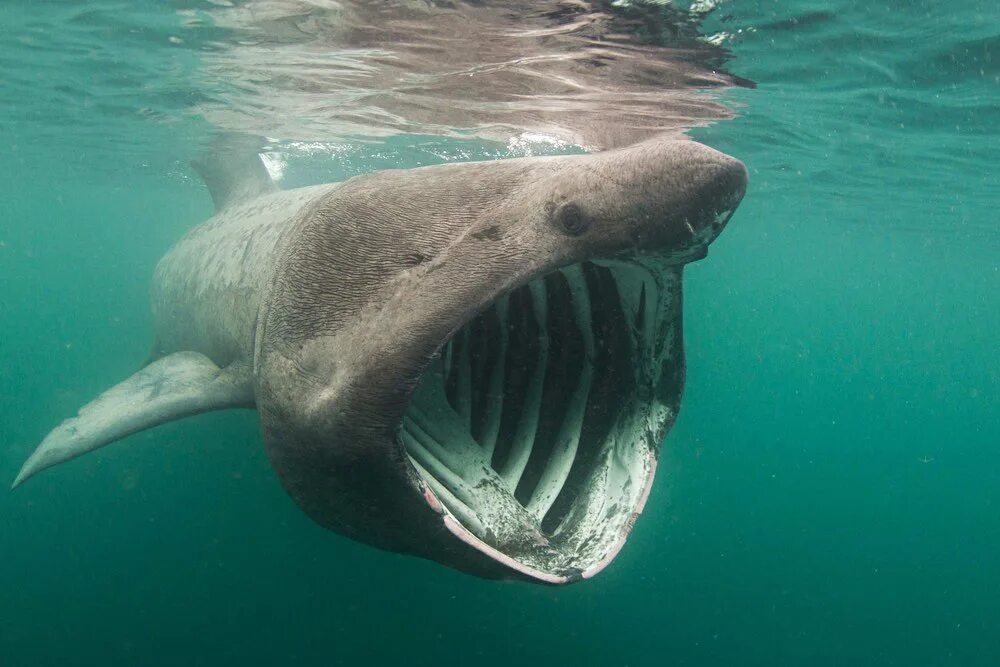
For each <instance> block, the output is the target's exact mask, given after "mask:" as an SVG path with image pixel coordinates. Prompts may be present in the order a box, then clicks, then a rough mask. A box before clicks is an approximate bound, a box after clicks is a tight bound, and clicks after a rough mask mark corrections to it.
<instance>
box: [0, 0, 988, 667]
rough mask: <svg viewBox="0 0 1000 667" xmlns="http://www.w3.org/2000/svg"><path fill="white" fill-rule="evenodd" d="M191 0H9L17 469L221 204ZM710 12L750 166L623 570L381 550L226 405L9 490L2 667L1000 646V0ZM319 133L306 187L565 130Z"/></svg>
mask: <svg viewBox="0 0 1000 667" xmlns="http://www.w3.org/2000/svg"><path fill="white" fill-rule="evenodd" d="M177 4H179V3H163V4H162V5H159V6H158V5H157V4H156V3H124V2H111V1H105V2H100V3H71V2H27V1H21V0H6V1H5V2H3V3H2V5H0V24H2V25H3V27H2V28H0V40H2V41H0V104H2V108H0V122H2V124H0V480H9V481H12V480H13V479H14V477H15V475H16V473H17V471H18V469H19V468H20V465H21V463H22V462H23V461H24V459H25V458H26V457H27V456H28V454H29V453H30V452H31V451H32V450H33V448H34V447H35V445H36V444H37V443H38V442H39V441H40V440H41V438H42V437H44V435H45V434H46V433H47V432H48V430H49V429H50V428H52V427H53V426H54V425H56V424H57V423H58V422H59V421H61V420H62V419H64V418H66V417H68V416H70V415H72V414H74V413H75V411H76V410H77V409H78V408H79V407H80V406H81V405H83V404H84V403H85V402H87V401H88V400H90V398H92V397H93V396H95V395H96V394H97V393H99V392H100V391H102V390H103V389H104V388H106V387H107V386H109V385H111V384H112V383H114V382H117V381H118V380H120V379H121V378H123V377H125V376H127V375H129V374H130V373H132V372H134V370H135V369H136V368H137V367H138V366H139V364H140V363H141V362H142V361H143V359H144V358H145V357H146V355H147V354H148V352H149V348H150V345H151V330H152V327H151V318H150V314H149V307H148V290H149V279H150V275H151V273H152V269H153V267H154V265H155V263H156V261H157V260H158V259H159V257H160V256H161V255H162V254H163V253H164V251H165V250H166V249H167V248H168V247H169V246H170V245H171V244H172V243H173V242H174V241H176V240H177V239H178V238H179V237H180V235H181V234H183V233H184V232H185V231H186V230H187V229H189V228H191V227H192V226H194V225H195V224H197V223H199V222H201V221H202V220H204V219H205V218H207V217H208V216H209V215H211V211H212V207H211V201H210V198H209V196H208V193H207V191H206V190H205V189H204V187H203V186H202V184H201V183H200V182H198V180H197V179H196V178H195V177H194V176H193V174H192V173H191V172H190V171H189V170H188V168H187V167H186V166H185V163H184V161H183V160H182V159H181V158H182V157H183V156H184V155H187V154H189V153H190V152H191V151H190V150H189V149H190V148H191V146H194V145H196V144H197V143H198V142H200V141H202V140H203V139H204V137H206V136H208V134H209V131H210V127H209V124H208V123H207V121H205V120H204V119H203V118H199V117H198V115H197V114H180V113H177V114H174V113H172V110H174V109H179V108H186V107H189V106H192V105H196V104H197V103H198V100H197V99H196V98H197V97H198V95H207V94H208V93H207V92H206V91H205V90H201V91H198V90H196V89H193V88H192V89H184V88H178V89H174V88H171V87H169V86H165V85H163V84H162V83H161V82H162V80H163V79H162V77H161V75H164V74H165V73H168V74H169V78H170V80H173V81H178V80H180V81H182V80H185V79H186V78H192V77H196V73H197V71H198V67H199V64H198V62H197V58H196V57H195V56H194V55H193V52H192V51H184V52H176V53H175V52H173V51H168V49H170V45H171V44H172V43H173V42H171V41H170V40H169V39H167V36H172V35H174V34H175V33H177V32H178V28H177V26H174V25H172V24H171V21H174V18H173V17H174V15H175V13H174V12H173V11H171V10H170V7H172V6H174V5H177ZM213 4H225V3H213ZM81 5H101V7H100V9H101V10H102V12H103V13H102V12H96V13H94V14H87V13H86V12H81V11H80V6H81ZM109 17H110V18H109ZM156 21H162V22H163V24H162V25H160V24H158V23H156ZM142 22H145V23H142ZM140 24H141V25H140ZM40 26H41V28H44V30H42V29H40V28H39V27H40ZM136 26H139V28H141V29H139V28H137V27H136ZM700 30H701V31H702V32H703V33H704V34H705V35H710V36H712V38H713V39H716V40H717V41H719V42H721V43H724V44H725V46H726V48H727V49H728V50H729V51H730V52H731V59H730V60H729V61H728V62H727V63H726V69H727V70H728V71H729V72H731V73H733V74H735V75H737V76H739V77H743V78H745V79H747V80H751V81H754V82H756V84H757V85H756V88H748V87H737V88H729V89H726V90H723V91H721V92H719V93H717V95H718V97H719V99H721V100H722V101H723V102H724V103H725V104H726V105H727V106H728V107H729V108H731V109H732V110H733V111H734V112H735V114H737V117H736V118H733V119H729V120H721V121H719V122H717V123H715V124H713V125H710V126H707V127H699V128H696V129H694V130H692V131H691V132H690V134H691V135H692V136H694V137H695V138H697V139H698V140H700V141H703V142H705V143H707V144H709V145H711V146H713V147H715V148H718V149H720V150H723V151H725V152H727V153H729V154H731V155H734V156H736V157H738V158H740V159H742V160H743V161H744V162H745V163H746V164H747V167H748V168H749V170H750V178H751V182H750V188H749V190H748V192H747V195H746V198H745V199H744V201H743V204H742V205H741V207H740V208H739V210H738V211H737V213H736V215H735V217H734V218H733V220H732V222H731V223H730V225H729V227H728V228H727V230H726V232H725V233H724V234H723V235H722V236H721V237H720V239H719V240H718V241H717V242H716V243H715V244H713V246H712V248H711V250H710V253H709V256H708V257H707V258H706V259H704V260H702V261H700V262H697V263H696V264H693V265H691V266H690V267H688V269H687V271H686V277H687V279H686V294H685V302H686V303H685V319H686V322H685V338H686V345H687V354H688V383H687V388H686V393H685V396H684V402H683V407H682V410H681V415H680V418H679V419H678V421H677V424H676V425H675V427H674V429H673V431H672V432H671V433H670V435H669V436H668V438H667V441H666V443H665V445H664V449H663V461H664V463H663V465H661V466H660V469H659V475H658V479H657V482H656V484H655V485H654V487H653V492H652V496H651V498H650V500H649V503H648V505H647V507H646V510H645V512H644V514H643V516H642V518H641V519H640V520H639V521H638V523H637V525H636V528H635V530H634V532H633V534H632V536H631V538H630V540H629V541H628V543H627V545H626V547H625V549H624V550H623V551H622V553H621V555H620V556H619V557H618V559H617V560H616V561H615V562H614V563H613V564H612V565H611V566H610V567H609V568H608V569H607V570H605V571H604V572H603V573H602V574H601V575H600V576H598V577H596V578H595V579H593V580H590V581H587V582H584V583H581V584H577V585H574V586H570V587H566V588H550V587H543V586H533V585H528V584H520V583H498V582H491V581H485V580H480V579H476V578H473V577H469V576H465V575H462V574H460V573H457V572H453V571H450V570H448V569H445V568H444V567H441V566H439V565H437V564H434V563H431V562H427V561H423V560H420V559H417V558H412V557H406V556H400V555H395V554H390V553H384V552H381V551H377V550H374V549H371V548H368V547H365V546H362V545H359V544H356V543H354V542H352V541H350V540H348V539H345V538H342V537H340V536H338V535H335V534H333V533H330V532H328V531H325V530H323V529H321V528H319V527H318V526H316V525H314V524H312V523H311V522H310V520H309V519H308V518H307V517H306V516H305V515H304V514H303V513H302V512H300V511H299V510H298V509H297V508H296V507H295V506H294V505H293V503H292V502H291V501H290V500H289V499H288V497H287V496H286V495H285V493H284V492H283V491H282V489H281V486H280V485H279V484H278V483H277V480H276V479H275V475H274V473H273V472H272V470H271V468H270V466H269V465H268V462H267V460H266V458H265V455H264V450H263V447H262V445H261V439H260V435H259V429H258V425H257V420H256V415H255V413H253V412H250V411H233V412H220V413H211V414H205V415H202V416H199V417H196V418H192V419H188V420H184V421H180V422H175V423H171V424H167V425H164V426H161V427H158V428H156V429H153V430H151V431H147V432H144V433H140V434H138V435H135V436H132V437H131V438H129V439H128V440H126V441H125V442H123V443H119V444H116V445H114V446H112V447H108V448H106V449H102V450H100V451H98V452H95V453H93V454H90V455H88V456H85V457H83V458H81V459H78V460H76V461H74V462H72V463H70V464H67V465H64V466H60V467H58V468H57V469H54V470H52V471H48V472H46V473H45V474H43V475H41V476H39V477H38V478H37V479H33V480H31V481H30V482H29V483H28V484H26V485H25V486H24V487H23V488H20V489H18V490H17V491H16V492H9V493H7V492H4V493H0V666H3V667H14V666H17V667H20V666H22V665H25V666H28V665H31V666H41V665H64V666H65V665H237V664H240V665H263V664H270V665H300V664H301V665H360V664H393V665H394V664H407V665H432V664H435V665H440V664H455V663H461V664H473V663H474V664H478V665H483V666H484V667H488V666H489V665H499V664H505V665H506V664H511V663H518V664H519V663H524V664H542V663H544V664H549V665H623V666H624V665H630V666H636V665H906V666H914V665H996V664H1000V225H998V223H1000V216H998V212H997V211H998V208H1000V176H998V172H997V168H998V165H1000V5H998V4H997V3H996V2H995V0H964V1H956V2H947V3H946V2H932V1H930V0H925V1H920V0H913V1H911V2H888V3H862V2H849V1H847V0H837V1H833V2H815V1H811V0H785V1H781V2H779V1H777V0H753V1H743V0H735V1H733V2H729V3H724V4H722V5H721V6H719V7H717V8H716V9H715V11H713V12H712V13H711V14H709V15H708V16H707V17H706V18H705V20H704V23H703V24H702V25H701V26H700ZM181 34H183V33H181ZM94 54H97V56H98V57H93V56H94ZM115 66H122V67H123V68H124V69H123V70H122V71H123V74H122V76H121V77H117V78H116V77H108V76H102V74H107V73H108V72H109V71H111V72H113V71H115V70H114V67H115ZM130 77H131V78H130ZM144 77H147V78H144ZM81 91H84V92H85V94H81ZM136 91H140V92H138V93H137V92H136ZM137 95H140V96H142V97H143V100H144V101H143V102H142V104H146V103H147V102H148V100H149V99H156V100H160V103H159V106H157V105H151V106H148V107H146V106H141V107H140V108H138V109H137V102H136V99H135V97H136V96H137ZM292 148H294V147H293V146H291V145H289V149H288V151H286V154H285V158H283V160H282V161H281V163H280V164H279V165H277V166H276V167H275V168H276V169H283V170H284V178H283V181H282V186H283V187H292V186H295V185H302V184H307V183H314V182H321V181H330V180H339V179H342V178H344V177H346V176H349V175H352V174H355V173H361V172H365V171H370V170H373V169H379V168H385V167H412V166H416V165H420V164H428V163H432V162H440V161H443V160H450V159H475V158H488V157H507V156H514V155H521V154H531V153H541V152H546V151H548V150H554V149H555V148H553V146H550V145H548V144H546V143H545V142H540V143H539V144H538V145H536V146H533V147H531V146H529V147H527V148H525V147H524V146H513V147H512V145H510V144H507V145H504V144H502V143H500V144H496V143H490V142H488V141H481V140H477V139H461V138H442V137H426V136H414V135H402V136H396V137H393V138H390V139H387V140H386V141H384V142H383V143H379V144H366V145H362V146H360V147H359V146H356V145H351V144H350V143H344V142H340V143H331V144H329V145H325V146H324V145H316V144H302V145H300V146H299V148H300V149H301V150H299V151H298V152H295V151H294V150H292ZM556 148H558V147H556ZM272 166H273V165H272Z"/></svg>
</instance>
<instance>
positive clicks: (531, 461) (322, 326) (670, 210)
mask: <svg viewBox="0 0 1000 667" xmlns="http://www.w3.org/2000/svg"><path fill="white" fill-rule="evenodd" d="M746 181H747V175H746V170H745V168H744V167H743V165H742V164H741V163H740V162H739V161H737V160H735V159H733V158H731V157H728V156H726V155H723V154H722V153H719V152H717V151H715V150H712V149H710V148H707V147H705V146H702V145H700V144H697V143H695V142H691V141H685V140H653V141H648V142H645V143H642V144H638V145H635V146H632V147H629V148H626V149H620V150H614V151H607V152H603V153H598V154H593V155H576V156H559V157H542V158H527V159H520V160H505V161H496V162H487V163H467V164H450V165H442V166H436V167H428V168H423V169H415V170H408V171H388V172H380V173H377V174H372V175H368V176H363V177H358V178H355V179H352V180H350V181H347V182H346V183H344V184H343V185H341V186H340V187H338V188H337V189H335V190H333V191H332V192H330V193H329V194H328V195H326V196H324V197H323V198H322V199H321V200H319V201H317V202H316V203H315V204H314V205H313V206H312V207H311V208H310V209H309V210H308V211H307V212H306V213H305V214H304V215H303V216H302V218H301V219H300V220H299V221H298V223H297V224H296V226H295V228H294V229H293V230H292V231H291V232H290V235H289V238H288V240H287V242H286V243H285V244H284V246H283V248H282V251H281V257H280V259H279V267H278V271H277V277H276V280H275V282H274V284H273V285H271V287H270V290H269V294H268V297H267V301H266V303H265V306H264V311H263V312H262V314H261V319H260V323H259V325H258V338H257V346H258V350H257V355H256V362H255V365H256V371H257V382H258V405H259V408H260V411H261V419H262V425H263V430H264V435H265V439H266V443H267V448H268V453H269V455H270V457H271V460H272V462H273V464H274V466H275V468H276V469H277V471H278V473H279V475H280V477H281V479H282V482H283V483H284V485H285V487H286V489H287V490H288V492H289V493H290V494H291V496H292V497H293V498H294V499H295V501H296V502H297V503H298V504H299V505H300V506H301V507H302V508H303V509H304V510H305V511H306V512H307V513H308V514H309V515H310V516H311V517H313V518H314V519H315V520H316V521H318V522H319V523H321V524H323V525H325V526H327V527H329V528H331V529H333V530H336V531H338V532H341V533H344V534H346V535H348V536H350V537H353V538H356V539H359V540H362V541H365V542H368V543H371V544H374V545H376V546H379V547H382V548H386V549H391V550H395V551H403V552H409V553H415V554H418V555H421V556H425V557H427V558H431V559H433V560H437V561H439V562H442V563H445V564H447V565H450V566H454V567H457V568H460V569H462V570H466V571H469V572H473V573H476V574H480V575H483V576H491V577H512V578H525V579H529V580H534V581H542V582H549V583H567V582H572V581H576V580H579V579H580V578H586V577H589V576H591V575H593V574H595V573H597V572H598V571H600V570H601V569H602V568H603V567H604V566H605V565H607V564H608V563H609V562H610V561H611V559H612V558H614V556H615V554H617V552H618V551H619V549H620V548H621V546H622V544H623V543H624V541H625V539H626V537H627V535H628V533H629V531H630V529H631V528H632V525H633V523H634V521H635V519H636V517H637V516H638V515H639V513H640V512H641V511H642V507H643V504H644V502H645V500H646V497H647V495H648V493H649V489H650V485H651V483H652V479H653V474H654V471H655V469H656V462H657V456H658V449H659V446H660V444H661V443H662V441H663V439H664V437H665V435H666V433H667V431H668V429H669V428H670V426H671V424H672V423H673V421H674V419H675V417H676V415H677V410H678V407H679V405H680V397H681V390H682V387H683V384H684V356H683V345H682V337H681V269H682V266H683V264H684V263H686V262H689V261H692V260H695V259H698V258H700V257H702V256H704V254H705V252H706V247H707V246H708V244H709V243H710V242H711V241H712V240H713V239H714V238H715V237H716V236H717V235H718V233H719V232H720V231H721V230H722V228H723V227H724V226H725V224H726V222H727V221H728V219H729V217H730V216H731V214H732V212H733V210H734V209H735V208H736V206H737V204H738V203H739V201H740V199H741V198H742V196H743V192H744V189H745V186H746Z"/></svg>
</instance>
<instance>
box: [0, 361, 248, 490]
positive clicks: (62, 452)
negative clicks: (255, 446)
mask: <svg viewBox="0 0 1000 667" xmlns="http://www.w3.org/2000/svg"><path fill="white" fill-rule="evenodd" d="M253 405H254V399H253V385H252V382H251V380H250V374H249V372H247V371H246V370H245V369H244V368H242V367H233V366H229V367H226V368H224V369H222V368H219V367H218V366H216V365H215V364H214V363H212V361H211V360H210V359H209V358H208V357H206V356H205V355H203V354H199V353H197V352H175V353H174V354H171V355H168V356H166V357H163V358H162V359H159V360H157V361H154V362H153V363H151V364H150V365H148V366H146V367H145V368H143V369H142V370H141V371H139V372H138V373H136V374H135V375H132V376H131V377H129V378H128V379H126V380H125V381H124V382H121V383H119V384H117V385H115V386H114V387H112V388H111V389H108V390H107V391H106V392H104V393H103V394H101V395H100V396H98V397H97V398H95V399H94V400H93V401H91V402H90V403H88V404H87V405H85V406H83V408H81V409H80V413H79V414H78V415H77V416H76V417H73V418H72V419H67V420H66V421H64V422H63V423H62V424H60V425H59V426H57V427H56V428H55V429H53V431H52V432H51V433H49V434H48V436H46V438H45V439H44V440H43V441H42V443H41V444H40V445H39V446H38V449H36V450H35V452H34V453H33V454H32V455H31V456H30V457H29V458H28V460H27V461H26V462H25V464H24V467H22V468H21V472H20V473H19V474H18V476H17V479H16V480H14V487H17V486H18V485H19V484H21V483H22V482H24V480H26V479H28V478H29V477H31V476H33V475H35V474H36V473H38V472H40V471H42V470H44V469H46V468H50V467H52V466H54V465H56V464H59V463H62V462H64V461H68V460H70V459H73V458H76V457H77V456H80V455H81V454H86V453H87V452H90V451H93V450H95V449H97V448H98V447H102V446H104V445H106V444H109V443H111V442H114V441H115V440H119V439H121V438H124V437H125V436H127V435H131V434H133V433H136V432H138V431H142V430H144V429H147V428H150V427H152V426H156V425H158V424H162V423H164V422H168V421H173V420H175V419H180V418H182V417H187V416H189V415H195V414H198V413H201V412H208V411H210V410H222V409H225V408H237V407H253Z"/></svg>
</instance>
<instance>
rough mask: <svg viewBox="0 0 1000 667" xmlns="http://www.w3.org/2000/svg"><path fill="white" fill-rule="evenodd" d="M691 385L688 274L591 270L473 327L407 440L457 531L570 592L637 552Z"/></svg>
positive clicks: (418, 406) (416, 415)
mask: <svg viewBox="0 0 1000 667" xmlns="http://www.w3.org/2000/svg"><path fill="white" fill-rule="evenodd" d="M683 382H684V359H683V343H682V339H681V272H680V267H679V266H678V265H677V264H675V263H673V262H671V261H668V260H667V259H666V258H655V257H642V258H635V259H631V260H615V261H607V262H605V261H600V262H598V261H588V262H583V263H581V264H577V265H573V266H570V267H566V268H563V269H560V270H558V271H555V272H553V273H550V274H548V275H546V276H544V277H542V278H538V279H536V280H535V281H533V282H531V283H529V284H528V285H524V286H522V287H519V288H518V289H515V290H514V291H512V292H511V293H509V294H507V295H505V296H503V297H501V298H500V299H499V300H498V301H496V302H495V303H493V304H492V305H491V306H490V307H488V308H487V309H486V310H484V311H483V312H482V313H480V314H479V315H478V316H476V317H475V318H474V319H472V320H471V321H470V322H468V323H466V325H465V326H464V327H462V329H461V330H459V332H458V333H457V334H456V335H455V336H454V337H453V338H452V339H451V340H450V341H448V342H447V343H446V344H445V345H444V346H443V348H442V349H441V352H440V354H439V355H438V356H437V357H435V358H434V359H433V360H432V362H431V364H430V366H429V368H428V370H427V371H426V372H425V373H424V375H423V377H422V378H421V381H420V385H419V387H418V389H417V390H416V392H415V393H414V396H413V400H412V403H411V405H410V406H409V408H408V410H407V412H406V415H405V417H404V420H403V424H402V427H401V430H400V435H399V438H400V441H401V443H402V445H403V447H404V448H405V450H406V453H407V454H408V456H409V459H410V462H411V464H412V465H413V467H414V468H415V470H416V471H417V473H418V474H419V477H420V478H421V479H422V481H423V482H424V484H426V487H427V491H428V494H429V497H430V499H431V501H432V502H435V503H440V505H441V506H442V508H443V512H444V513H445V524H446V526H447V527H448V528H449V530H451V532H452V533H454V534H455V535H456V536H458V537H459V538H460V539H462V540H463V541H464V542H466V543H467V544H470V545H471V546H473V547H474V548H475V549H476V550H478V551H479V552H480V553H482V554H483V555H484V556H485V557H486V558H488V559H491V560H493V561H496V562H499V563H501V564H502V565H505V566H507V567H509V568H510V569H511V570H513V571H515V572H518V573H520V574H521V575H523V576H527V577H529V578H533V579H537V580H541V581H547V582H551V583H565V582H569V581H574V580H578V579H580V578H585V577H587V576H590V575H592V574H595V573H596V572H597V571H599V570H600V569H602V568H603V567H604V566H605V565H607V564H608V563H609V562H610V561H611V560H612V559H613V558H614V556H615V555H616V554H617V552H618V550H619V549H620V548H621V546H622V544H623V543H624V540H625V538H626V537H627V535H628V533H629V531H630V530H631V528H632V525H633V523H634V521H635V518H636V517H637V516H638V514H639V513H640V512H641V511H642V506H643V503H644V502H645V498H646V496H647V494H648V492H649V488H650V484H651V483H652V479H653V474H654V471H655V467H656V458H657V453H658V449H659V446H660V443H662V441H663V439H664V437H665V436H666V433H667V431H668V430H669V428H670V426H671V425H672V423H673V421H674V419H675V417H676V414H677V409H678V407H679V404H680V396H681V390H682V388H683Z"/></svg>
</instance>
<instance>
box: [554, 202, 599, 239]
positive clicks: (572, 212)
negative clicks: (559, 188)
mask: <svg viewBox="0 0 1000 667" xmlns="http://www.w3.org/2000/svg"><path fill="white" fill-rule="evenodd" d="M552 215H553V220H554V221H555V223H556V225H558V226H559V228H560V229H561V230H563V232H565V233H566V234H568V235H569V236H580V235H581V234H583V233H584V232H585V231H587V230H588V229H590V219H589V218H588V217H587V216H586V215H584V213H583V211H582V210H580V207H579V206H577V205H576V204H574V203H573V202H567V203H565V204H563V205H561V206H559V207H558V208H556V210H555V211H554V212H553V214H552Z"/></svg>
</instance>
